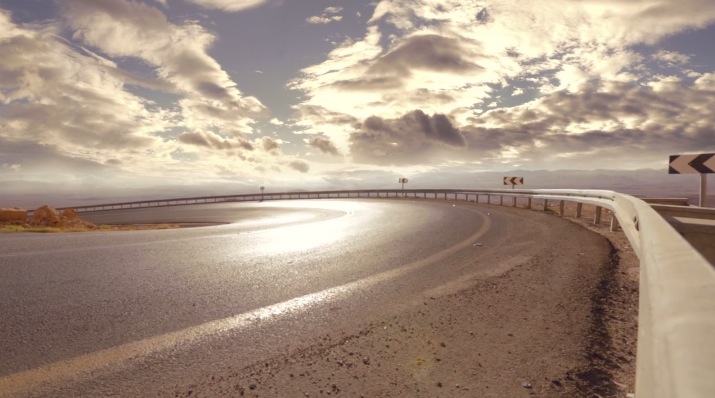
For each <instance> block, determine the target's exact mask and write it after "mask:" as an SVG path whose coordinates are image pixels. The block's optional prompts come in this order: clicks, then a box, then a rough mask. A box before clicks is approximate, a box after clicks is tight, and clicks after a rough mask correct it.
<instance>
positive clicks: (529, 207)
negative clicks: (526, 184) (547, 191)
mask: <svg viewBox="0 0 715 398" xmlns="http://www.w3.org/2000/svg"><path fill="white" fill-rule="evenodd" d="M527 200H528V201H527V203H526V208H527V209H531V196H529V197H528V198H527Z"/></svg>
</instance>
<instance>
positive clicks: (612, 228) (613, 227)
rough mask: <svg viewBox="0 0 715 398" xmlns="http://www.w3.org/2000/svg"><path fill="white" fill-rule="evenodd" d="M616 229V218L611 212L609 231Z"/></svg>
mask: <svg viewBox="0 0 715 398" xmlns="http://www.w3.org/2000/svg"><path fill="white" fill-rule="evenodd" d="M615 231H618V219H617V218H616V215H615V214H613V213H611V232H615Z"/></svg>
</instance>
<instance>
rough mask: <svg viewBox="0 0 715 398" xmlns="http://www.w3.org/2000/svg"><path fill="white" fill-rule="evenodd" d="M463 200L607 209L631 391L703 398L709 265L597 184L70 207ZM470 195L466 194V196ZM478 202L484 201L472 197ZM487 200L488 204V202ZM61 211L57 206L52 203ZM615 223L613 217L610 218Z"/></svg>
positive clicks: (714, 383)
mask: <svg viewBox="0 0 715 398" xmlns="http://www.w3.org/2000/svg"><path fill="white" fill-rule="evenodd" d="M403 196H404V197H411V198H425V199H430V198H432V199H464V200H467V201H471V200H473V201H475V202H480V197H483V196H486V200H487V201H486V203H492V197H498V198H499V204H504V198H505V197H507V198H513V200H512V204H513V205H516V198H519V197H520V198H526V199H527V200H528V205H531V204H532V200H533V199H537V200H542V201H543V206H544V209H546V208H547V203H548V202H549V201H552V202H553V201H558V202H559V205H560V206H559V210H560V211H559V212H560V213H561V214H563V203H564V202H565V201H568V202H574V203H577V216H579V215H580V209H581V205H582V204H590V205H595V206H596V216H595V218H594V222H595V223H598V222H599V221H600V217H601V209H602V208H606V209H609V210H611V211H612V212H613V215H614V216H615V218H613V219H612V223H611V227H612V229H613V228H614V227H615V226H617V225H620V227H621V228H622V229H623V232H624V233H625V235H626V236H627V238H628V240H629V241H630V243H631V246H632V247H633V249H634V251H635V253H636V254H637V256H638V258H639V260H640V264H641V266H640V300H639V314H638V353H637V363H636V397H638V398H641V397H643V398H645V397H647V398H650V397H654V398H660V397H663V398H666V397H667V398H680V397H692V398H706V397H708V398H709V397H713V396H715V377H713V371H714V370H715V268H714V267H713V266H712V265H711V264H710V263H709V262H708V261H707V260H706V259H705V258H704V257H703V256H702V255H700V254H699V253H698V252H697V251H696V250H695V249H694V248H693V247H692V246H691V245H690V244H689V243H688V242H687V241H686V240H685V239H684V238H683V237H682V236H681V235H680V234H678V232H677V231H676V230H675V229H673V227H671V226H670V225H669V224H668V222H667V221H666V220H665V219H663V217H661V216H660V215H659V214H658V213H657V212H656V211H655V210H654V209H653V208H652V207H651V206H650V205H649V204H648V203H646V202H644V201H643V200H641V199H638V198H636V197H633V196H630V195H625V194H620V193H617V192H613V191H604V190H558V189H536V190H525V189H518V190H517V189H515V190H511V189H510V190H497V189H485V190H463V189H423V190H419V189H405V190H398V189H394V190H393V189H372V190H350V191H317V192H282V193H281V192H279V193H263V194H244V195H226V196H212V197H192V198H177V199H162V200H145V201H138V202H123V203H109V204H101V205H91V206H77V207H74V209H75V210H77V211H78V212H85V211H102V210H111V209H129V208H142V207H161V206H177V205H187V204H201V203H221V202H241V201H259V200H285V199H322V198H373V197H374V198H385V197H403ZM472 198H473V199H472ZM480 203H484V202H480ZM494 204H495V203H494ZM60 210H61V209H60ZM616 221H617V223H616Z"/></svg>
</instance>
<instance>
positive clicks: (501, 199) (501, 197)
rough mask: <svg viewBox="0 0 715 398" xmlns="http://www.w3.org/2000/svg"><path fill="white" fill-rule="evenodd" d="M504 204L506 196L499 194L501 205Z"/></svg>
mask: <svg viewBox="0 0 715 398" xmlns="http://www.w3.org/2000/svg"><path fill="white" fill-rule="evenodd" d="M503 205H504V196H502V195H499V206H503Z"/></svg>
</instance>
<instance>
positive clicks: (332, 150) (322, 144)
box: [308, 135, 340, 156]
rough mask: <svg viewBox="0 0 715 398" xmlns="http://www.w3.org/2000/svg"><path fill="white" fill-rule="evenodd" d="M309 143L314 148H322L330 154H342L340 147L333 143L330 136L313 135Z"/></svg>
mask: <svg viewBox="0 0 715 398" xmlns="http://www.w3.org/2000/svg"><path fill="white" fill-rule="evenodd" d="M308 145H310V146H312V147H313V148H317V149H319V150H320V152H323V153H327V154H330V155H335V156H337V155H340V152H338V148H337V147H336V146H335V144H333V141H331V140H330V138H328V137H325V136H322V135H319V136H316V137H312V138H311V139H310V140H309V141H308Z"/></svg>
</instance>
